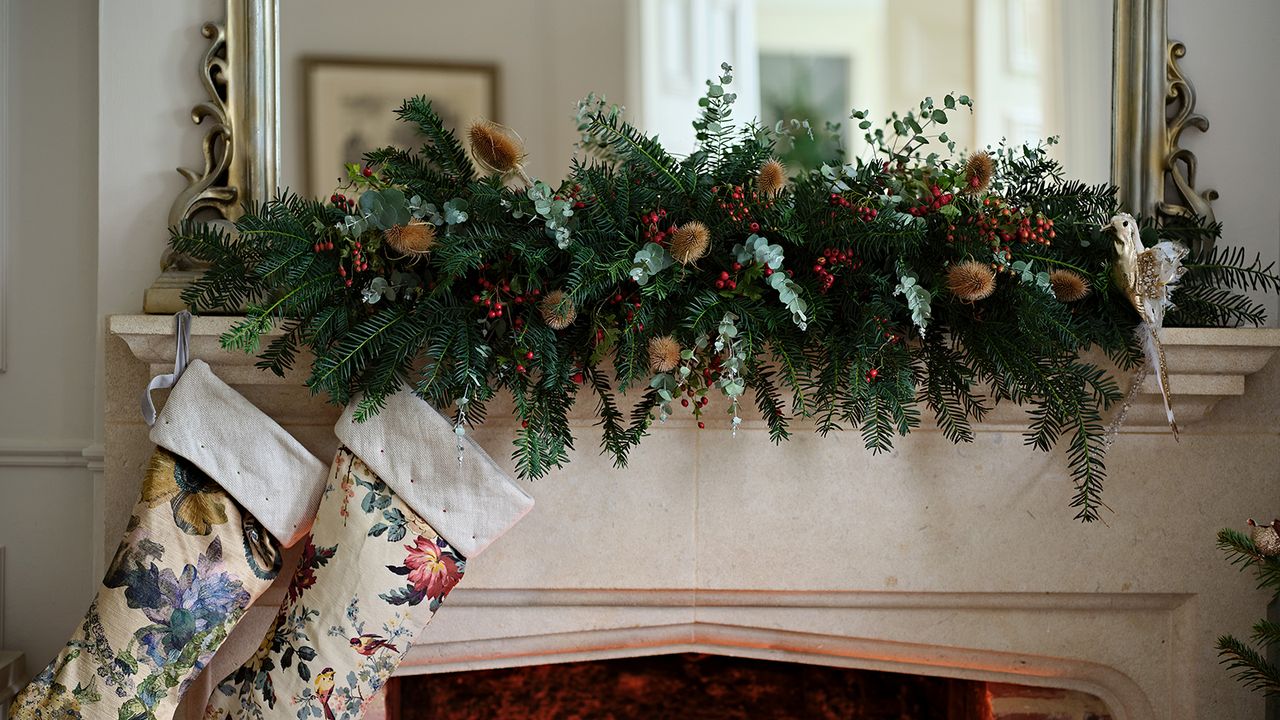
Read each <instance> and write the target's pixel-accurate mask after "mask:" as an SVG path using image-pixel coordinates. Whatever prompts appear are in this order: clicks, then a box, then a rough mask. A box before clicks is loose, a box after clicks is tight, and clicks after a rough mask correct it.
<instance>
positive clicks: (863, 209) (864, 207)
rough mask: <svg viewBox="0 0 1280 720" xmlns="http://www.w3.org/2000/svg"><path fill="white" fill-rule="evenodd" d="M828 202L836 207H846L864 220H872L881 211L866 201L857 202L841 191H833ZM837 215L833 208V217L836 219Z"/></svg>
mask: <svg viewBox="0 0 1280 720" xmlns="http://www.w3.org/2000/svg"><path fill="white" fill-rule="evenodd" d="M828 202H829V203H830V204H831V205H832V206H834V207H840V208H845V209H846V210H848V211H849V212H850V213H852V214H853V215H854V216H856V217H857V218H858V219H859V220H861V221H862V222H871V221H872V220H875V219H876V217H878V216H879V215H880V211H879V210H876V209H875V208H873V207H871V206H870V205H868V204H867V202H866V201H863V202H860V203H855V202H854V201H852V200H850V199H849V198H847V197H845V196H843V195H841V194H840V193H831V198H830V200H828ZM835 217H836V211H835V210H832V211H831V219H832V220H834V219H835Z"/></svg>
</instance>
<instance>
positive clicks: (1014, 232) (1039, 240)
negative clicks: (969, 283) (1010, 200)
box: [947, 198, 1058, 259]
mask: <svg viewBox="0 0 1280 720" xmlns="http://www.w3.org/2000/svg"><path fill="white" fill-rule="evenodd" d="M982 204H983V207H984V210H982V211H980V212H979V213H978V214H977V215H971V216H970V217H969V218H967V219H966V220H965V221H964V224H967V225H971V226H974V227H975V228H976V230H977V233H978V240H980V241H982V242H984V243H987V244H988V245H990V246H991V249H992V250H993V251H994V252H998V253H1003V254H1004V255H1005V257H1006V259H1007V258H1009V257H1010V256H1011V255H1010V252H1009V245H1010V244H1012V243H1014V242H1017V243H1020V244H1023V245H1026V244H1030V243H1036V244H1038V245H1049V244H1051V243H1052V241H1053V239H1054V238H1056V237H1057V236H1058V233H1057V231H1056V230H1055V229H1054V226H1053V219H1052V218H1049V217H1046V216H1044V215H1043V214H1041V213H1036V214H1035V215H1027V214H1026V213H1024V212H1023V211H1022V210H1021V209H1019V208H1011V207H1008V206H1005V205H1004V204H1003V202H1002V201H1001V200H1000V198H987V199H985V200H983V201H982ZM955 229H956V228H955V226H950V227H949V228H948V234H947V240H948V241H954V240H955V234H954V231H955Z"/></svg>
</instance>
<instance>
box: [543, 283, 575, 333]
mask: <svg viewBox="0 0 1280 720" xmlns="http://www.w3.org/2000/svg"><path fill="white" fill-rule="evenodd" d="M539 309H540V310H542V319H543V320H544V321H545V322H546V323H547V326H548V327H550V328H551V329H552V330H564V329H565V328H567V327H569V326H570V325H572V324H573V321H574V320H576V319H577V318H578V310H577V308H575V307H574V306H573V301H572V300H570V299H569V298H568V297H567V296H566V295H565V294H564V291H563V290H552V291H551V292H549V293H547V295H546V297H544V298H542V303H541V304H540V305H539Z"/></svg>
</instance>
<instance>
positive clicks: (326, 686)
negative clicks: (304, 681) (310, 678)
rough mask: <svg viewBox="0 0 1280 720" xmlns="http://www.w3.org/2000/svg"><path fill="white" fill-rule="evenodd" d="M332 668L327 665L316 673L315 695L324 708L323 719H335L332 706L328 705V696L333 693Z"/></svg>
mask: <svg viewBox="0 0 1280 720" xmlns="http://www.w3.org/2000/svg"><path fill="white" fill-rule="evenodd" d="M333 674H334V673H333V668H331V667H327V668H325V669H323V670H321V671H320V674H319V675H316V679H315V686H316V697H318V698H320V707H322V708H324V717H325V720H335V718H334V715H333V708H331V707H329V698H330V697H331V696H332V695H333V685H334V683H333Z"/></svg>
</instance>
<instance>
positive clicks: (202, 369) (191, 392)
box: [151, 360, 328, 547]
mask: <svg viewBox="0 0 1280 720" xmlns="http://www.w3.org/2000/svg"><path fill="white" fill-rule="evenodd" d="M151 441H152V442H154V443H155V444H157V445H159V446H161V447H163V448H165V449H166V450H170V451H172V452H174V453H177V454H178V455H181V456H182V457H184V458H186V459H188V460H190V461H191V462H192V463H195V465H196V467H198V468H200V469H201V470H202V471H204V473H205V474H206V475H208V476H209V477H210V478H212V479H213V480H214V481H215V482H217V483H218V484H219V485H221V486H222V488H223V489H224V490H226V491H227V493H228V494H229V495H231V497H233V498H235V499H236V502H238V503H240V505H241V506H242V507H244V508H245V510H247V511H248V512H249V513H251V514H252V515H253V516H254V517H255V518H257V519H258V522H260V523H262V526H263V527H265V528H266V529H267V530H268V531H269V532H270V533H271V534H272V536H274V537H275V538H276V540H278V541H280V544H281V545H284V546H285V547H288V546H290V545H293V544H294V543H295V542H297V541H298V540H299V539H301V537H302V536H303V535H305V534H306V532H307V531H308V530H310V529H311V523H312V521H313V520H314V519H315V516H316V509H317V508H318V507H319V506H320V496H321V495H322V494H323V493H324V486H325V483H326V481H327V478H328V467H327V466H326V465H325V463H323V462H321V461H320V459H319V458H317V457H316V456H314V455H312V454H311V453H310V452H308V451H307V449H306V448H304V447H303V446H302V444H301V443H299V442H298V441H297V440H295V439H294V437H293V436H292V435H290V434H289V433H288V432H285V429H284V428H282V427H280V425H279V424H278V423H277V422H276V421H275V420H272V419H271V418H270V417H268V416H267V414H266V413H264V412H262V411H261V410H259V409H258V408H256V407H254V405H253V403H250V402H249V401H248V400H246V399H245V398H244V396H243V395H241V394H240V393H238V392H236V391H235V390H233V389H232V388H231V386H230V385H227V384H226V383H225V382H223V381H222V380H220V379H219V378H218V376H216V375H214V374H213V370H212V369H210V368H209V366H208V365H207V364H206V363H205V362H203V361H201V360H194V361H192V362H191V364H190V365H189V366H188V367H187V369H186V371H184V372H183V373H182V377H181V378H180V379H179V380H178V383H177V384H176V385H174V387H173V391H172V392H170V393H169V399H168V401H167V402H165V404H164V409H163V410H161V411H160V415H159V417H157V419H156V424H155V425H154V426H153V427H152V428H151Z"/></svg>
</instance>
